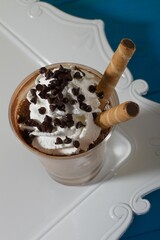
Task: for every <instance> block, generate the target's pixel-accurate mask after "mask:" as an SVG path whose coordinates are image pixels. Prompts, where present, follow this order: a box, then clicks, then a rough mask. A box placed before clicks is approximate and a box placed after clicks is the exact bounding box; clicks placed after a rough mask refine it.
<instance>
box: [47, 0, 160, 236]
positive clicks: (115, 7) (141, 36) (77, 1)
mask: <svg viewBox="0 0 160 240" xmlns="http://www.w3.org/2000/svg"><path fill="white" fill-rule="evenodd" d="M45 2H48V3H50V4H53V5H54V6H56V7H57V8H59V9H61V10H62V11H64V12H67V13H69V14H72V15H74V16H78V17H82V18H86V19H102V20H103V21H104V23H105V33H106V35H107V39H108V41H109V43H110V45H111V47H112V49H113V50H115V49H116V48H117V45H118V44H119V42H120V40H121V39H122V38H123V37H129V38H131V39H133V41H134V42H135V43H136V46H137V50H136V53H135V55H134V58H133V60H132V61H131V62H130V63H129V66H128V67H129V69H130V70H131V73H132V75H133V77H134V79H139V78H141V79H144V80H146V81H147V82H148V84H149V92H148V94H147V95H146V97H147V98H148V99H150V100H152V101H156V102H159V103H160V46H159V45H160V13H159V12H160V1H159V0H154V1H153V0H141V1H139V0H130V1H127V0H121V1H119V0H98V1H97V0H45ZM145 198H146V199H148V200H149V201H150V203H151V209H150V211H149V212H148V213H147V214H145V215H141V216H135V217H134V220H133V223H132V224H131V226H130V227H129V228H128V230H127V231H126V233H125V234H124V235H123V236H122V237H121V239H122V240H126V239H132V240H144V239H145V240H151V239H153V240H159V239H160V190H157V191H155V192H153V193H150V194H148V195H147V196H146V197H145Z"/></svg>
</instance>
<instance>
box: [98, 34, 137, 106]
mask: <svg viewBox="0 0 160 240" xmlns="http://www.w3.org/2000/svg"><path fill="white" fill-rule="evenodd" d="M135 50H136V46H135V44H134V43H133V42H132V41H131V40H130V39H125V38H124V39H122V40H121V42H120V44H119V46H118V48H117V50H116V51H115V53H114V54H113V56H112V59H111V61H110V63H109V65H108V66H107V68H106V70H105V72H104V74H103V77H102V80H101V81H100V83H99V85H98V86H97V89H98V91H103V92H104V97H103V99H101V100H100V101H101V105H100V108H101V109H104V106H105V105H106V102H107V100H108V99H109V98H110V96H111V95H112V93H113V91H114V89H115V86H116V85H117V83H118V80H119V79H120V77H121V75H122V73H123V72H124V70H125V68H126V66H127V64H128V62H129V60H130V59H131V57H132V55H133V54H134V52H135Z"/></svg>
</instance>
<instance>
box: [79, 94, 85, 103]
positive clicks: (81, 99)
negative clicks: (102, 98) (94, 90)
mask: <svg viewBox="0 0 160 240" xmlns="http://www.w3.org/2000/svg"><path fill="white" fill-rule="evenodd" d="M77 99H78V101H79V102H83V101H84V100H85V96H84V95H83V94H80V95H78V96H77Z"/></svg>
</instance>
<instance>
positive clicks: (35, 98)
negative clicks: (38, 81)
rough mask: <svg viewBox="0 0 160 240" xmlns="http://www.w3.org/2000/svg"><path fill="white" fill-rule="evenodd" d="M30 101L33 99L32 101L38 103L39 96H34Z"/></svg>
mask: <svg viewBox="0 0 160 240" xmlns="http://www.w3.org/2000/svg"><path fill="white" fill-rule="evenodd" d="M30 101H31V103H34V104H36V103H37V96H34V97H33V98H32V99H31V100H30Z"/></svg>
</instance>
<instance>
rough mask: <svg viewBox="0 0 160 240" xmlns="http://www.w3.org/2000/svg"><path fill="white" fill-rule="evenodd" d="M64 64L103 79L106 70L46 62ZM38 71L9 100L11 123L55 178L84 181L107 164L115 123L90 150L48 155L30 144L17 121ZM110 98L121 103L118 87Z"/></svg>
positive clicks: (26, 79) (81, 183) (115, 103)
mask: <svg viewBox="0 0 160 240" xmlns="http://www.w3.org/2000/svg"><path fill="white" fill-rule="evenodd" d="M60 64H61V65H62V66H64V67H67V68H70V67H71V66H73V65H76V66H77V67H78V68H80V69H81V70H82V71H83V70H85V71H88V72H89V73H92V74H94V75H95V76H96V78H97V81H100V80H101V78H102V74H101V73H99V72H98V71H97V70H95V69H92V68H90V67H88V66H84V65H81V64H77V63H57V64H52V65H49V66H46V68H47V69H54V68H57V67H59V66H60ZM38 74H39V70H36V71H35V72H33V73H31V74H30V75H29V76H27V77H26V78H25V79H24V80H23V81H22V82H21V83H20V84H19V85H18V86H17V88H16V89H15V91H14V93H13V95H12V97H11V100H10V104H9V121H10V125H11V127H12V129H13V131H14V133H15V135H16V136H17V137H18V139H19V140H20V142H21V143H22V144H23V145H25V146H26V147H27V148H28V150H29V151H31V152H32V153H33V154H35V156H36V157H38V158H39V159H40V160H41V162H42V164H43V165H44V167H45V169H46V170H47V172H48V173H49V175H50V176H51V177H52V178H53V179H54V180H55V181H57V182H60V183H62V184H66V185H84V184H86V183H87V182H89V181H90V180H91V179H93V178H94V177H95V176H96V175H97V174H98V172H99V171H100V170H101V168H102V166H103V163H104V161H108V159H107V155H106V151H107V142H108V140H109V138H110V137H111V135H112V132H113V129H114V127H112V128H111V129H110V132H109V134H108V135H107V136H106V138H105V139H104V140H103V141H102V142H101V143H99V144H98V145H96V146H95V147H94V148H92V149H90V150H89V151H87V152H84V153H80V154H77V155H71V156H53V155H48V154H45V153H42V152H40V151H38V150H36V149H34V148H33V147H31V146H30V145H28V144H27V143H26V142H25V140H24V139H23V137H22V135H21V134H20V131H19V127H18V123H17V109H18V107H19V104H20V103H21V101H22V100H23V99H25V98H26V94H27V92H28V91H29V89H30V88H32V87H33V85H34V82H35V78H36V77H37V76H38ZM110 102H111V106H115V105H117V104H118V103H119V100H118V96H117V93H116V91H114V92H113V94H112V96H111V98H110Z"/></svg>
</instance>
